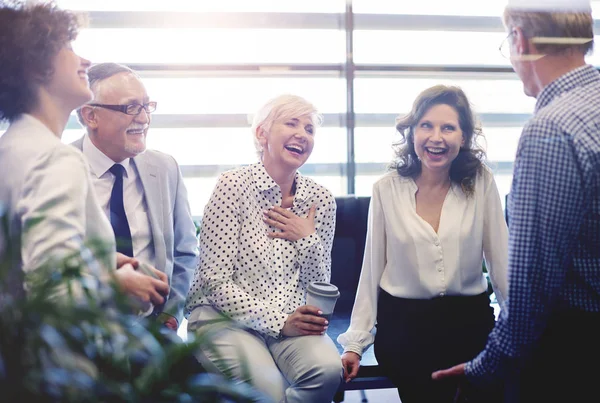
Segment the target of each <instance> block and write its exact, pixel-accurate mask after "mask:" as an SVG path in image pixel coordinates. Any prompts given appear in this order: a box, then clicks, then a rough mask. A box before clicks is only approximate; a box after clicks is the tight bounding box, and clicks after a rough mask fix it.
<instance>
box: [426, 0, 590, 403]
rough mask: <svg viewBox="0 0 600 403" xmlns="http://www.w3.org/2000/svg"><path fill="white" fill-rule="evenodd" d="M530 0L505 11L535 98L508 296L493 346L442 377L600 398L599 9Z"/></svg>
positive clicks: (529, 393)
mask: <svg viewBox="0 0 600 403" xmlns="http://www.w3.org/2000/svg"><path fill="white" fill-rule="evenodd" d="M531 2H532V0H529V1H528V3H529V4H523V3H524V1H523V0H521V1H520V2H517V1H516V0H513V1H509V5H508V6H507V8H506V10H505V13H504V24H505V26H506V27H507V31H508V37H507V39H506V41H505V42H506V45H507V47H508V52H507V53H508V54H509V55H510V59H511V63H512V65H513V68H514V70H515V72H516V73H517V75H518V76H519V78H520V79H521V81H522V82H523V86H524V90H525V94H527V95H528V96H532V97H535V98H536V99H537V103H536V106H535V111H534V115H533V117H532V118H531V119H530V120H529V122H528V123H527V124H526V125H525V127H524V129H523V133H522V135H521V139H520V142H519V147H518V151H517V157H516V160H515V167H514V177H513V183H512V189H511V193H510V196H509V201H508V212H509V223H510V230H509V231H510V238H509V292H508V303H507V306H506V308H505V309H503V310H502V311H501V313H500V317H499V320H498V322H497V323H496V327H495V328H494V330H493V331H492V333H491V334H490V336H489V339H488V343H487V346H486V349H485V350H484V351H483V352H481V353H480V354H479V356H477V357H476V358H475V359H474V360H472V361H470V362H468V363H466V364H460V365H457V366H456V367H453V368H451V369H448V370H443V371H438V372H436V373H434V374H433V378H434V379H441V378H444V377H447V376H463V375H466V379H467V380H468V381H470V383H471V384H474V385H479V386H489V385H494V384H496V386H497V385H498V384H503V385H504V390H505V399H506V401H508V402H538V401H539V402H542V403H547V402H559V401H560V402H580V401H581V402H584V401H586V402H587V401H595V402H597V401H600V392H598V391H597V388H598V385H597V383H598V382H600V74H599V73H598V71H597V70H596V69H595V68H594V67H592V66H589V65H586V63H585V59H584V56H585V55H586V54H587V53H588V52H589V51H591V49H592V47H593V36H594V33H593V19H592V16H591V8H590V4H589V2H587V1H583V0H568V1H565V0H543V1H542V0H537V1H533V3H536V4H537V6H540V5H542V6H545V7H548V6H551V7H552V8H551V9H550V10H549V9H548V8H545V9H544V10H540V9H539V8H537V7H536V4H531ZM519 3H520V4H519ZM592 396H594V397H592ZM589 399H592V400H589Z"/></svg>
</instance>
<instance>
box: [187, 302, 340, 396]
mask: <svg viewBox="0 0 600 403" xmlns="http://www.w3.org/2000/svg"><path fill="white" fill-rule="evenodd" d="M196 309H199V308H196ZM200 309H204V308H200ZM206 309H211V308H208V307H207V308H206ZM188 330H190V331H194V332H205V331H209V332H210V333H211V336H212V337H211V344H212V347H213V348H212V349H209V348H203V349H202V350H201V351H198V352H197V353H196V354H195V355H196V358H197V359H198V361H199V362H200V363H201V364H202V365H203V366H204V367H205V368H206V369H207V370H208V371H211V372H218V373H224V374H231V375H232V376H233V377H234V379H237V380H238V381H240V382H249V383H250V384H251V385H252V386H254V387H255V388H256V389H258V390H259V391H260V392H262V393H263V394H265V395H266V397H267V398H268V399H270V400H271V401H272V402H277V403H279V402H287V403H330V402H331V401H332V399H333V395H334V394H335V392H336V391H337V389H338V387H339V385H340V383H341V381H342V362H341V359H340V355H339V353H338V350H337V348H336V347H335V344H334V343H333V341H332V340H331V338H329V336H327V335H324V336H299V337H283V338H280V339H275V338H273V337H268V336H264V335H262V334H260V333H258V332H255V331H253V330H250V329H246V328H240V327H239V326H237V325H236V324H235V323H234V322H230V323H227V324H223V323H220V324H205V323H203V321H195V322H193V323H190V324H189V326H188Z"/></svg>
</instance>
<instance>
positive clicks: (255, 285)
mask: <svg viewBox="0 0 600 403" xmlns="http://www.w3.org/2000/svg"><path fill="white" fill-rule="evenodd" d="M319 124H320V115H319V114H318V113H317V110H316V109H315V107H314V106H313V105H311V104H310V103H309V102H307V101H306V100H304V99H302V98H300V97H297V96H293V95H282V96H279V97H277V98H275V99H273V100H271V101H270V102H268V103H267V104H266V105H265V106H264V107H263V108H262V109H261V110H260V111H259V112H258V113H257V115H256V116H255V118H254V123H253V126H252V130H253V133H254V136H255V137H254V138H255V144H256V146H257V151H258V153H259V156H260V159H261V162H259V163H257V164H253V165H249V166H246V167H243V168H239V169H235V170H232V171H229V172H225V173H224V174H222V175H221V176H220V177H219V180H218V183H217V185H216V187H215V189H214V191H213V194H212V197H211V198H210V201H209V202H208V204H207V206H206V208H205V210H204V216H203V219H202V231H201V235H200V266H199V268H198V270H197V271H196V274H195V276H194V280H193V282H192V287H191V289H190V293H189V294H188V298H187V302H186V315H188V323H189V325H188V329H189V330H191V331H196V330H199V331H206V330H209V331H210V330H215V331H218V334H217V337H215V338H214V339H213V341H214V344H215V348H216V350H217V352H218V353H217V354H216V355H215V353H214V352H213V351H208V350H206V351H199V352H198V354H197V358H198V360H199V361H200V362H201V363H202V364H203V365H204V366H205V367H207V368H209V369H211V370H214V371H220V372H225V373H231V374H233V376H234V377H235V378H236V379H238V380H240V381H250V382H251V383H252V384H253V385H254V386H255V387H256V388H258V389H259V390H260V391H262V392H263V393H264V394H265V395H267V396H268V397H269V398H270V399H271V400H272V401H274V402H280V401H282V402H298V403H300V402H303V403H307V402H311V403H312V402H314V403H319V402H331V400H332V398H333V395H334V394H335V392H336V390H337V388H338V386H339V384H340V382H341V380H342V366H341V362H340V358H339V354H338V353H337V350H336V347H335V345H334V343H333V341H332V340H331V339H330V338H329V337H328V336H327V335H326V334H325V331H326V329H327V325H328V322H327V320H326V319H325V318H323V317H321V316H320V313H322V312H320V311H319V310H318V308H315V307H311V306H306V305H305V304H306V301H305V294H306V288H307V287H308V285H309V284H310V283H311V282H314V281H326V282H328V281H329V279H330V274H331V246H332V243H333V233H334V229H335V207H336V205H335V199H334V198H333V196H332V194H331V192H329V191H328V190H327V189H325V188H324V187H323V186H321V185H319V184H317V183H315V182H314V181H313V180H312V179H309V178H307V177H305V176H303V175H301V174H300V173H299V172H298V171H297V170H298V168H300V167H301V166H302V165H303V164H304V163H305V162H306V160H307V159H308V157H309V156H310V154H311V152H312V150H313V145H314V141H315V136H316V130H317V127H318V126H319ZM222 314H224V315H226V316H227V317H229V318H231V319H232V320H231V321H229V322H226V323H220V324H213V323H210V322H211V320H212V321H214V319H216V318H219V317H220V315H222ZM245 367H246V368H247V369H248V370H249V373H247V374H246V373H245V372H244V370H245Z"/></svg>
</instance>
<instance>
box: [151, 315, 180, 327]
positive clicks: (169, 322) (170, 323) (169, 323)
mask: <svg viewBox="0 0 600 403" xmlns="http://www.w3.org/2000/svg"><path fill="white" fill-rule="evenodd" d="M156 319H157V320H158V321H159V322H160V323H162V324H163V325H165V327H168V328H169V329H171V330H173V331H175V332H176V331H177V328H178V327H179V325H178V324H177V319H175V318H174V317H173V316H171V315H169V314H166V313H164V312H161V313H160V314H159V315H158V317H157V318H156Z"/></svg>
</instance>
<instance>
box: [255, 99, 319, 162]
mask: <svg viewBox="0 0 600 403" xmlns="http://www.w3.org/2000/svg"><path fill="white" fill-rule="evenodd" d="M301 116H310V118H311V120H312V122H313V125H314V126H315V128H317V127H319V126H321V125H322V123H323V115H321V114H320V113H319V111H318V110H317V108H316V107H315V106H314V105H313V104H311V103H310V102H308V101H307V100H306V99H304V98H302V97H299V96H297V95H292V94H283V95H279V96H277V97H275V98H273V99H271V100H269V101H268V102H267V103H266V104H264V105H263V106H262V107H261V108H260V109H259V110H258V112H256V114H254V116H252V117H251V118H252V135H253V137H254V146H255V147H256V152H257V154H258V156H259V158H260V159H262V155H263V150H262V146H261V145H260V143H259V142H258V139H257V138H256V131H257V130H258V128H262V129H263V130H264V131H266V132H267V133H268V132H269V130H271V126H272V125H273V122H275V121H277V120H286V119H292V118H299V117H301Z"/></svg>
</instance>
